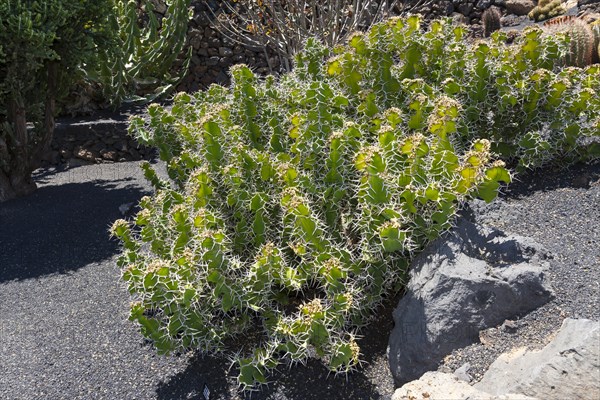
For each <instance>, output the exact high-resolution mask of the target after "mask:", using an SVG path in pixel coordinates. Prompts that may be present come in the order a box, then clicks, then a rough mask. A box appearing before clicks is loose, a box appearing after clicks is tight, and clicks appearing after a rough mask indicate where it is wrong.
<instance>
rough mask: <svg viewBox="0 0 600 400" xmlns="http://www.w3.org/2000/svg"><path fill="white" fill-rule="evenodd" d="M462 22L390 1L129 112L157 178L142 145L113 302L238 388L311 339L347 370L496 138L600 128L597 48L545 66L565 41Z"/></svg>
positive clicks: (503, 151)
mask: <svg viewBox="0 0 600 400" xmlns="http://www.w3.org/2000/svg"><path fill="white" fill-rule="evenodd" d="M465 36H466V31H465V28H464V27H460V26H453V25H452V24H451V22H450V20H440V21H434V22H433V23H432V24H431V25H430V26H429V27H428V29H427V30H422V28H421V26H420V18H419V17H417V16H410V17H407V18H392V19H390V20H388V21H385V22H382V23H380V24H377V25H375V26H373V28H372V29H371V30H370V31H368V32H365V33H356V34H354V35H352V36H351V37H350V39H349V41H348V44H347V45H346V46H343V47H340V48H336V49H327V48H325V47H324V46H322V45H321V44H320V43H319V42H318V41H316V40H312V39H311V40H309V41H308V42H307V43H306V48H305V50H304V51H302V52H301V53H300V54H298V56H297V58H296V67H295V69H294V71H293V72H292V73H290V74H287V75H284V76H282V77H280V78H279V79H274V78H273V77H268V78H266V79H264V80H262V79H259V78H258V77H257V76H255V75H254V73H253V72H252V71H251V70H250V69H249V68H248V67H247V66H244V65H238V66H235V67H232V69H231V76H232V84H231V87H230V88H224V87H221V86H216V85H215V86H211V87H210V88H209V89H208V90H206V91H201V92H198V93H195V94H192V95H191V94H186V93H180V94H178V95H177V96H176V97H175V99H174V102H173V105H172V107H171V108H170V109H167V108H164V107H162V106H159V105H156V104H154V105H151V106H150V107H149V108H148V117H147V118H141V117H138V118H134V119H132V120H131V125H130V130H131V132H132V133H133V134H135V135H136V136H137V137H138V140H140V141H141V142H142V143H144V144H147V145H153V146H156V147H157V148H158V150H159V154H160V157H161V159H163V160H164V161H165V162H166V163H167V167H168V173H169V177H170V180H169V181H166V180H162V179H160V178H159V177H158V175H157V174H156V173H155V172H154V171H153V170H152V168H151V167H150V165H149V164H145V165H144V166H143V168H144V171H145V174H146V176H147V177H148V179H149V180H150V181H151V182H152V183H153V185H154V186H155V187H156V194H154V195H153V196H152V197H145V198H143V199H142V200H141V202H140V208H141V211H140V212H139V213H138V214H137V215H136V217H135V219H134V220H133V221H130V222H127V221H123V220H120V221H117V222H115V224H114V225H113V228H112V234H113V235H115V236H117V237H118V238H119V239H120V240H121V243H122V246H123V251H122V253H121V255H120V257H119V260H118V263H119V265H120V267H121V268H122V271H123V272H122V277H123V279H124V280H125V281H126V282H127V283H128V286H129V290H130V292H131V294H132V295H133V297H134V300H135V301H134V302H133V303H132V306H131V316H130V319H131V320H132V321H136V322H137V323H138V324H139V326H140V329H141V332H142V334H143V335H144V336H145V337H147V338H149V339H151V340H152V342H153V343H154V345H155V347H156V348H157V350H158V351H159V352H161V353H169V352H173V351H178V350H181V349H187V348H197V349H200V350H202V351H204V352H217V351H227V352H229V354H232V357H233V358H234V359H235V360H236V361H237V367H238V371H239V375H238V381H239V383H240V385H241V386H242V388H243V389H253V388H255V387H256V385H257V384H262V383H266V382H267V376H268V373H269V371H271V370H272V369H274V368H275V367H276V366H277V365H278V364H279V363H281V362H288V363H292V364H293V363H297V362H305V361H306V360H307V359H308V358H311V357H312V358H319V359H321V360H322V361H323V362H324V363H325V364H326V365H327V366H328V367H329V368H330V369H331V370H332V371H334V372H336V373H343V374H345V373H347V372H349V371H352V370H353V369H355V368H357V367H358V366H359V365H360V361H361V356H360V347H359V345H358V343H357V339H356V337H357V334H358V332H359V330H360V328H361V327H363V326H364V325H365V324H367V323H368V322H369V321H370V320H371V319H372V318H373V316H374V313H375V311H376V309H377V307H378V306H379V304H380V303H381V302H382V301H383V300H384V299H385V298H386V297H387V296H390V295H391V294H393V293H395V292H397V291H398V290H400V289H401V288H402V285H403V283H404V282H405V280H406V276H407V275H406V273H407V268H408V265H409V261H410V259H411V258H412V257H413V256H414V255H415V254H416V253H418V252H419V251H420V250H421V249H422V248H423V247H424V246H425V245H426V244H427V243H429V242H430V241H431V240H433V239H435V238H436V237H438V236H439V235H440V234H441V233H442V232H444V231H445V230H447V229H448V228H449V227H450V226H451V225H452V221H453V218H454V216H455V214H456V211H457V209H458V208H459V207H460V205H461V203H462V202H463V201H465V200H466V199H468V198H471V197H480V198H482V199H484V200H486V201H491V200H493V199H494V198H495V196H496V195H497V192H498V190H499V188H500V187H501V185H503V184H506V183H508V182H509V181H510V180H511V174H510V172H509V170H508V169H507V168H506V167H505V163H504V162H503V161H501V160H499V157H502V158H504V159H505V160H506V161H508V162H511V163H513V164H514V165H516V166H517V168H519V169H526V168H534V167H536V166H540V165H544V164H545V163H548V162H552V161H555V162H558V163H561V164H563V163H566V162H571V161H577V160H585V159H589V158H593V157H597V153H595V152H594V151H595V150H597V149H596V148H593V147H589V146H584V145H583V144H582V143H581V141H580V138H584V137H596V136H598V135H599V132H600V129H599V128H600V100H599V99H598V96H597V94H596V92H595V89H596V88H597V87H598V83H599V81H600V69H599V68H598V67H597V66H591V67H587V68H586V69H580V68H565V69H562V68H561V67H560V65H559V64H560V57H561V54H562V53H563V52H564V51H566V48H567V46H568V43H564V41H561V40H559V39H557V38H555V37H553V36H544V35H542V31H541V29H540V28H532V29H529V30H526V31H525V32H524V35H523V36H522V37H521V38H519V39H518V41H517V43H516V44H515V46H512V47H511V46H508V45H506V44H505V34H504V33H502V32H494V33H493V34H492V35H491V39H490V40H489V41H481V42H478V43H473V44H472V43H469V42H467V41H465V40H464V38H465ZM586 143H587V142H586ZM241 341H244V342H245V343H244V345H243V346H242V345H240V344H239V343H240V342H241ZM236 343H237V345H236Z"/></svg>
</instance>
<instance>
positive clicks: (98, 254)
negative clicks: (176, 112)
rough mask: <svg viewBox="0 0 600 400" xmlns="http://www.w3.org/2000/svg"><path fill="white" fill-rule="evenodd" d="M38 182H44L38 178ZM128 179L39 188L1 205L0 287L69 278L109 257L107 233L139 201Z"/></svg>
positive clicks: (113, 245) (111, 244)
mask: <svg viewBox="0 0 600 400" xmlns="http://www.w3.org/2000/svg"><path fill="white" fill-rule="evenodd" d="M42 179H43V178H42ZM130 181H133V179H132V178H123V179H120V180H117V181H107V180H94V181H91V182H85V183H65V184H62V185H58V186H44V187H41V188H39V189H38V190H37V191H36V192H35V193H33V194H32V195H31V196H28V197H26V198H20V199H16V200H11V201H8V202H5V203H2V204H1V205H0V283H2V282H6V281H11V280H15V279H17V280H22V279H29V278H37V277H40V276H44V275H48V274H53V273H68V272H70V271H75V270H77V269H79V268H81V267H84V266H86V265H87V264H90V263H93V262H99V261H102V260H105V259H108V258H110V257H112V256H113V255H115V254H117V252H118V243H117V241H115V240H110V239H109V233H108V228H109V227H110V225H111V224H112V223H113V222H114V221H115V220H116V219H118V218H122V215H121V213H120V211H119V206H120V205H121V204H123V203H129V202H132V201H135V200H138V199H139V198H141V197H142V196H143V195H144V194H147V193H145V192H144V191H143V190H141V189H140V188H139V187H138V186H133V185H128V183H129V182H130Z"/></svg>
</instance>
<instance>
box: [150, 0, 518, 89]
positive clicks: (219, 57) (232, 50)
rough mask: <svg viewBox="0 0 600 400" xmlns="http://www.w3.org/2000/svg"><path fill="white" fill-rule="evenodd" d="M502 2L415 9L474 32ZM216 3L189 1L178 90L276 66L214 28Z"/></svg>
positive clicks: (450, 2)
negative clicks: (242, 68) (187, 61)
mask: <svg viewBox="0 0 600 400" xmlns="http://www.w3.org/2000/svg"><path fill="white" fill-rule="evenodd" d="M154 1H156V2H158V1H161V0H154ZM410 1H411V0H409V2H410ZM509 1H510V0H509ZM505 2H506V0H439V1H427V2H425V4H424V5H423V6H420V7H417V8H416V9H415V11H416V12H418V13H421V14H422V15H424V16H425V18H426V19H430V18H436V17H442V16H453V17H454V18H457V19H459V20H460V21H461V22H465V23H468V24H470V25H473V28H474V31H475V32H477V31H478V30H480V28H479V24H480V19H481V14H482V13H483V11H484V10H485V9H486V8H488V7H490V6H492V5H496V6H499V7H500V8H501V9H504V7H505ZM220 4H221V2H218V1H215V0H207V1H204V0H193V1H192V6H193V7H194V17H193V18H192V20H191V21H190V24H189V29H188V42H189V44H190V45H191V46H192V47H193V48H194V50H193V57H192V61H191V65H190V73H189V74H188V76H187V77H186V78H185V79H184V81H183V82H182V83H181V84H180V85H179V87H178V88H177V89H178V90H180V91H192V92H193V91H197V90H198V89H204V88H206V87H208V86H209V85H210V84H212V83H218V84H224V85H227V84H229V75H228V71H229V67H230V66H232V65H235V64H239V63H245V64H248V65H249V66H251V67H252V68H253V69H254V71H256V72H257V73H259V74H266V73H269V71H270V69H269V63H271V65H272V66H273V67H274V69H275V70H277V69H278V67H279V59H278V58H277V57H276V56H274V55H272V54H271V55H269V63H268V62H267V57H266V54H265V51H264V50H263V49H248V48H246V47H244V46H243V45H241V44H239V43H236V41H234V40H232V39H231V38H228V37H226V36H225V35H223V34H222V33H221V32H219V31H218V30H216V29H215V28H214V26H213V13H214V14H218V13H219V12H222V11H223V8H222V7H221V6H220Z"/></svg>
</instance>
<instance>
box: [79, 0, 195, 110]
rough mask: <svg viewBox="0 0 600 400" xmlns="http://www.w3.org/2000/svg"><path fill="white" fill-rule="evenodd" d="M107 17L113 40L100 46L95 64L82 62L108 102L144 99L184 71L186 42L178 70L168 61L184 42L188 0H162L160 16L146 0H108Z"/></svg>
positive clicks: (164, 90)
mask: <svg viewBox="0 0 600 400" xmlns="http://www.w3.org/2000/svg"><path fill="white" fill-rule="evenodd" d="M112 1H113V2H114V6H113V8H112V12H111V13H110V23H111V27H112V29H113V31H114V32H115V34H116V43H115V45H114V46H111V47H109V48H106V49H105V50H104V51H101V52H100V60H99V62H98V63H97V64H96V65H93V66H88V67H87V68H86V72H87V78H88V79H90V80H93V81H96V82H98V83H99V84H100V86H101V87H102V89H103V92H104V93H103V95H104V97H105V98H106V99H108V100H110V101H111V102H112V103H113V104H115V105H118V104H120V103H121V102H123V101H129V102H131V101H137V102H142V103H148V102H150V101H152V100H154V99H157V98H159V97H161V96H164V95H166V94H168V93H169V92H170V91H172V89H173V88H174V87H175V86H176V85H177V83H178V82H179V81H180V80H181V79H182V78H183V76H184V75H185V74H186V73H187V69H188V68H189V61H190V60H191V51H192V48H191V46H190V47H189V49H188V56H187V59H186V61H185V63H184V65H183V66H182V68H181V70H180V71H174V63H175V61H176V59H177V57H178V56H180V55H181V53H182V51H183V49H184V46H185V44H186V34H187V30H188V22H189V20H190V19H191V17H192V15H193V13H192V10H191V9H190V1H191V0H166V1H165V4H166V6H167V11H166V14H165V17H164V18H163V19H162V21H159V20H158V19H157V17H156V14H155V13H154V6H153V5H152V2H151V1H150V0H141V1H140V0H137V1H136V0H112Z"/></svg>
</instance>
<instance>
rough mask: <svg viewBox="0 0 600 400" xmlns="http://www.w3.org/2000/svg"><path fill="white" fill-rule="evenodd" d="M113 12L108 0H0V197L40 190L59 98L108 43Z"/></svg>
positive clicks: (0, 198) (95, 59)
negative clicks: (39, 173) (38, 177)
mask: <svg viewBox="0 0 600 400" xmlns="http://www.w3.org/2000/svg"><path fill="white" fill-rule="evenodd" d="M109 15H110V1H109V0H98V1H87V0H47V1H30V0H8V1H6V0H4V1H2V2H0V202H1V201H4V200H7V199H10V198H13V197H16V196H19V195H24V194H27V193H30V192H31V191H32V190H33V189H35V184H34V183H33V181H32V180H31V171H33V170H34V169H35V168H36V166H37V163H38V162H39V160H40V159H41V157H42V155H43V153H44V152H45V151H46V150H47V147H48V145H49V143H50V140H51V138H52V133H53V130H54V113H55V102H56V101H57V100H60V98H61V97H63V96H64V95H65V94H66V93H67V89H68V88H70V86H71V84H72V83H73V82H75V81H76V80H78V79H79V78H80V77H81V69H80V66H81V65H82V64H84V63H86V64H94V63H95V62H96V61H97V58H96V50H97V49H98V48H104V47H105V46H109V45H110V43H111V40H112V34H111V31H110V28H109V23H108V18H109ZM28 122H31V123H32V124H33V125H34V128H33V129H30V130H28V128H27V123H28Z"/></svg>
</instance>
